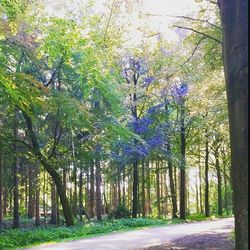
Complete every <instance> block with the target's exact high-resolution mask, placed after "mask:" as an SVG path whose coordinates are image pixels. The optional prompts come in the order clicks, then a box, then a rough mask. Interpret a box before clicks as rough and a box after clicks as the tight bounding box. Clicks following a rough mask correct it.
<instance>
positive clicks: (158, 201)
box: [156, 161, 161, 219]
mask: <svg viewBox="0 0 250 250" xmlns="http://www.w3.org/2000/svg"><path fill="white" fill-rule="evenodd" d="M159 172H160V170H159V161H156V201H157V213H158V219H160V218H161V202H160V199H161V197H160V196H161V195H160V173H159Z"/></svg>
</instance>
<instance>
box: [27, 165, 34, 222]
mask: <svg viewBox="0 0 250 250" xmlns="http://www.w3.org/2000/svg"><path fill="white" fill-rule="evenodd" d="M33 168H34V167H33V166H32V165H31V164H29V202H28V204H29V205H28V218H30V219H32V218H33V217H34V215H35V199H34V198H35V197H34V196H35V195H34V191H35V189H34V185H33V182H34V171H33Z"/></svg>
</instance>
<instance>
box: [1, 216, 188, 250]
mask: <svg viewBox="0 0 250 250" xmlns="http://www.w3.org/2000/svg"><path fill="white" fill-rule="evenodd" d="M182 222H183V220H180V219H172V220H171V219H161V220H160V219H158V220H157V219H144V218H137V219H118V220H104V221H102V222H95V223H93V222H92V223H89V224H86V225H76V226H73V227H57V228H47V229H45V228H37V229H32V230H31V229H10V230H6V231H3V232H2V233H1V234H0V249H11V248H12V249H13V248H18V247H24V246H31V245H36V244H40V243H45V242H52V241H54V242H56V241H61V240H65V239H77V238H87V237H90V236H95V235H100V234H104V233H110V232H114V231H128V230H131V229H136V228H143V227H150V226H159V225H169V224H177V223H182Z"/></svg>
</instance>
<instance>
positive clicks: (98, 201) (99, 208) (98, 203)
mask: <svg viewBox="0 0 250 250" xmlns="http://www.w3.org/2000/svg"><path fill="white" fill-rule="evenodd" d="M95 167H96V218H97V220H99V221H100V220H101V219H102V194H101V166H100V160H99V159H98V160H96V161H95Z"/></svg>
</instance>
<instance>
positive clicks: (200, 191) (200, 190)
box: [199, 155, 204, 214]
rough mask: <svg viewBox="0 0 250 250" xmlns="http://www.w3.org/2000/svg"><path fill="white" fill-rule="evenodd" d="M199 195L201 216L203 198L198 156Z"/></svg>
mask: <svg viewBox="0 0 250 250" xmlns="http://www.w3.org/2000/svg"><path fill="white" fill-rule="evenodd" d="M199 194H200V211H201V213H202V214H203V212H204V211H203V204H202V201H203V197H202V176H201V164H200V155H199Z"/></svg>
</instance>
